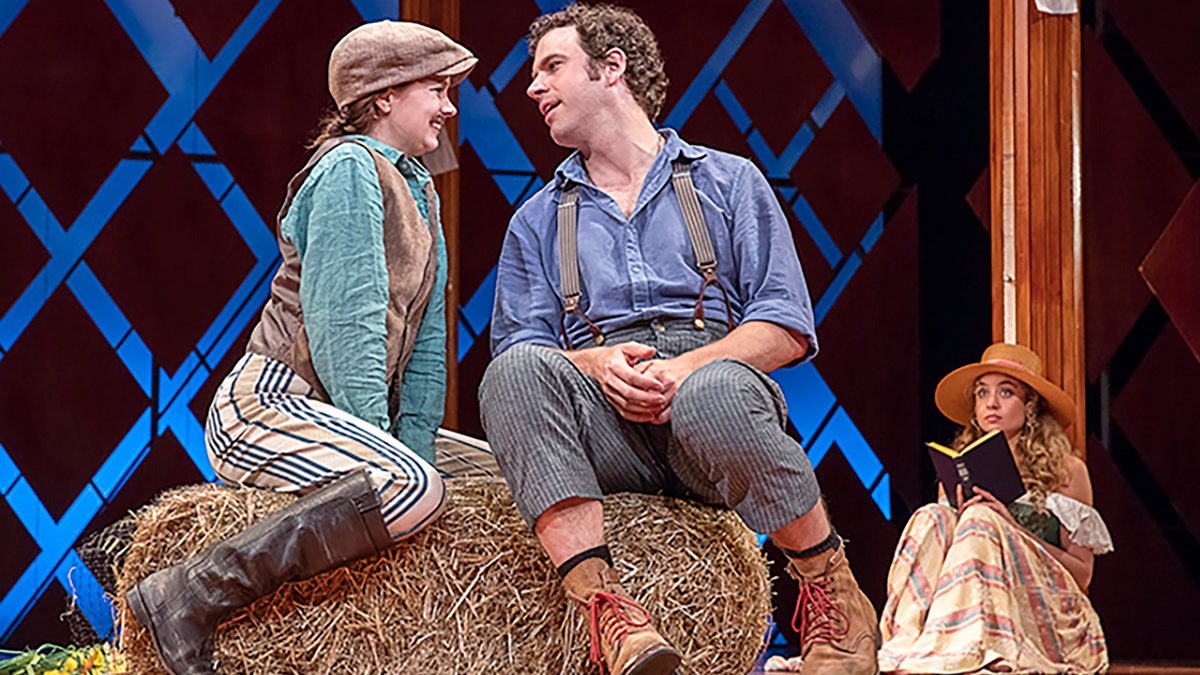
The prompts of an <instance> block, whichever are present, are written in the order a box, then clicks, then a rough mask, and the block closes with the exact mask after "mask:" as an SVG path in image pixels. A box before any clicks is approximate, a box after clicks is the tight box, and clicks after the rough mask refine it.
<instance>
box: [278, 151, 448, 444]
mask: <svg viewBox="0 0 1200 675" xmlns="http://www.w3.org/2000/svg"><path fill="white" fill-rule="evenodd" d="M354 138H355V139H356V140H359V141H362V142H363V143H365V144H366V145H368V146H370V147H371V148H373V149H375V150H376V151H377V152H379V153H380V154H382V155H383V156H384V157H386V158H387V160H388V161H390V162H392V163H394V164H395V165H396V167H397V168H398V169H399V170H400V173H401V174H402V175H403V176H404V178H405V180H406V181H407V182H408V185H409V189H410V190H411V191H412V194H413V197H414V199H415V200H416V203H417V208H418V209H419V210H420V212H421V216H422V217H423V218H424V219H425V222H426V223H428V222H429V214H430V209H439V208H440V205H439V204H438V202H437V200H436V199H434V201H433V203H432V204H431V203H429V199H428V197H427V195H426V192H425V186H426V185H427V184H428V183H429V181H431V180H432V177H431V176H430V175H429V172H428V171H427V170H426V169H425V167H424V166H422V165H421V163H420V162H417V161H414V160H412V159H410V158H408V157H405V156H404V155H403V154H402V153H401V152H400V151H399V150H397V149H395V148H393V147H391V146H389V145H387V144H385V143H382V142H380V141H377V140H375V139H373V138H370V137H368V136H354ZM435 213H436V211H435ZM438 221H439V227H438V228H436V230H435V232H434V236H435V237H436V239H437V274H436V276H435V278H434V286H433V294H432V295H431V296H430V298H429V305H428V307H427V308H426V310H425V317H424V319H423V320H422V321H421V325H420V327H419V328H418V329H417V335H416V341H415V343H414V345H413V354H412V358H411V359H410V360H409V362H408V365H407V366H406V367H405V369H404V385H403V389H402V391H401V392H400V413H399V415H398V417H397V418H396V419H389V417H388V391H387V306H388V275H387V263H386V260H385V254H384V247H383V193H382V191H381V190H380V188H379V176H378V173H377V172H376V169H375V161H374V159H373V158H372V157H371V155H370V154H369V153H367V152H366V151H364V150H363V148H362V147H360V146H358V145H356V144H354V143H344V144H342V145H339V146H338V147H336V148H334V149H333V150H331V151H330V152H329V153H328V154H326V155H325V156H324V157H322V158H321V160H320V161H319V162H317V165H316V166H315V167H313V170H312V172H311V173H310V174H309V176H308V178H307V179H305V181H304V184H303V185H301V186H300V189H299V190H298V191H297V192H296V196H295V198H294V199H293V200H292V206H291V209H290V210H289V211H288V214H287V216H286V217H285V218H284V219H283V223H282V235H283V236H284V237H285V238H286V239H288V240H289V241H291V242H292V244H293V245H295V246H296V250H297V252H298V253H299V255H300V305H301V307H302V308H303V309H304V325H305V330H306V332H307V333H308V340H309V350H310V352H311V353H312V359H313V367H314V369H315V370H316V372H317V375H318V377H320V378H321V384H323V385H324V386H325V390H326V391H327V392H329V397H330V399H331V400H332V401H333V404H334V405H335V406H337V407H338V408H339V409H341V410H344V411H346V412H348V413H351V414H352V415H355V416H356V417H360V418H362V419H364V420H366V421H367V422H369V423H371V424H373V425H375V426H377V427H379V428H381V429H385V430H388V431H390V432H391V433H392V434H393V435H394V436H396V438H397V439H399V440H400V442H402V443H404V445H406V446H408V447H409V448H410V449H412V450H413V451H415V452H416V453H417V454H418V455H420V456H421V457H423V458H424V459H425V460H426V461H428V462H430V463H431V464H432V463H433V461H434V452H433V442H434V434H435V432H436V431H437V428H438V426H439V425H440V424H441V422H442V415H443V411H444V409H445V401H446V313H445V307H446V294H445V288H446V244H445V240H444V238H443V237H442V232H441V228H440V218H439V219H438Z"/></svg>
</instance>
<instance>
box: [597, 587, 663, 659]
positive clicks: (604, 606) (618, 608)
mask: <svg viewBox="0 0 1200 675" xmlns="http://www.w3.org/2000/svg"><path fill="white" fill-rule="evenodd" d="M626 608H630V609H636V610H638V611H640V612H641V613H642V616H643V617H645V618H644V619H641V620H640V621H635V620H633V619H632V618H630V617H629V615H628V614H626V613H625V610H626ZM605 610H607V611H605ZM588 623H589V629H590V633H591V637H592V650H591V655H590V656H591V658H592V663H597V664H603V661H604V652H603V651H601V648H600V644H601V640H602V639H607V640H609V641H610V642H611V643H612V644H614V645H617V644H620V642H621V640H623V639H624V638H625V636H626V635H628V634H629V629H630V628H641V627H642V626H646V625H649V623H650V613H649V612H647V611H646V608H645V607H642V606H641V605H639V604H638V603H636V602H634V601H633V600H630V599H629V598H623V597H621V596H619V595H617V594H615V593H608V592H605V591H597V592H596V595H595V596H594V597H592V601H591V602H589V603H588ZM602 636H603V637H602Z"/></svg>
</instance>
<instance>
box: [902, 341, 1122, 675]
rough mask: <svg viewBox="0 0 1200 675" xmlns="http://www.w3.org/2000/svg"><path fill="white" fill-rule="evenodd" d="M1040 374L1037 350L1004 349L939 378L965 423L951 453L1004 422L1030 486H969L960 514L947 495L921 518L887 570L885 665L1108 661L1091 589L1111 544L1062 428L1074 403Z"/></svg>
mask: <svg viewBox="0 0 1200 675" xmlns="http://www.w3.org/2000/svg"><path fill="white" fill-rule="evenodd" d="M1041 373H1042V364H1041V359H1039V358H1038V356H1037V355H1036V354H1034V353H1033V352H1031V351H1029V350H1028V349H1026V348H1024V347H1020V346H1017V345H1011V344H994V345H992V346H991V347H988V349H987V350H986V351H985V352H984V353H983V358H982V359H981V360H980V362H979V363H973V364H970V365H967V366H964V367H962V368H959V369H957V370H955V371H954V372H952V373H950V374H949V375H947V376H946V377H945V378H943V379H942V381H941V383H939V384H938V387H937V392H936V394H935V399H936V402H937V406H938V409H939V410H941V411H942V413H943V414H944V415H946V417H948V418H950V419H951V420H953V421H955V422H958V423H959V424H962V425H963V428H962V429H961V431H959V433H958V436H957V438H956V439H955V441H954V449H955V450H961V449H962V448H964V447H966V446H967V445H969V444H970V443H971V442H973V441H974V440H976V439H978V438H979V437H980V436H982V435H983V434H985V433H987V432H989V431H992V430H995V429H1000V430H1002V431H1003V432H1004V435H1005V437H1006V438H1007V440H1008V444H1009V448H1010V449H1011V450H1012V453H1013V457H1014V459H1015V460H1016V464H1017V467H1018V469H1019V470H1020V472H1021V478H1022V480H1023V481H1024V483H1025V487H1026V489H1027V490H1028V492H1027V493H1026V494H1025V495H1024V496H1023V497H1021V498H1020V499H1018V500H1017V501H1016V502H1014V503H1013V504H1012V505H1011V506H1009V507H1006V506H1005V505H1004V504H1003V503H1001V502H1000V501H998V500H997V499H996V498H995V497H993V496H992V495H991V494H990V493H988V492H986V491H984V490H982V489H979V488H975V494H973V495H962V494H961V490H962V488H961V487H960V488H959V492H960V494H959V495H957V497H958V499H957V503H958V504H959V506H958V508H957V509H954V508H951V507H950V506H949V505H948V503H947V502H946V499H945V497H946V495H945V494H942V495H941V497H940V498H939V503H937V504H929V505H926V506H924V507H922V508H920V509H918V510H917V512H916V513H914V514H913V516H912V518H911V519H910V520H909V521H908V525H907V526H906V527H905V530H904V533H903V534H902V535H901V537H900V543H899V544H898V546H897V547H896V553H895V557H894V558H893V559H892V566H891V570H890V571H889V573H888V596H887V604H886V605H885V607H884V610H883V613H882V614H881V616H880V621H879V628H880V631H881V633H882V637H883V647H882V648H881V649H880V651H879V667H880V670H882V671H883V672H897V671H900V672H919V673H964V672H975V671H980V670H984V671H996V672H1031V673H1034V672H1036V673H1060V672H1071V673H1082V672H1097V671H1102V670H1105V669H1107V667H1108V648H1107V645H1106V643H1105V640H1104V632H1103V630H1102V629H1101V627H1100V619H1099V617H1098V616H1097V615H1096V612H1095V610H1093V609H1092V604H1091V602H1090V601H1089V600H1088V597H1087V588H1088V584H1089V583H1090V581H1091V578H1092V565H1093V556H1095V555H1099V554H1103V553H1108V552H1109V551H1111V550H1112V540H1111V538H1110V536H1109V533H1108V529H1107V527H1106V526H1105V525H1104V521H1103V520H1102V519H1101V518H1100V515H1099V514H1098V513H1097V512H1096V510H1095V509H1094V508H1092V484H1091V479H1090V478H1089V477H1088V472H1087V466H1086V465H1085V464H1084V462H1083V460H1082V459H1081V458H1080V456H1079V453H1078V452H1077V451H1076V450H1075V449H1074V448H1072V447H1071V443H1070V441H1069V440H1068V439H1067V437H1066V435H1065V434H1064V433H1063V427H1065V426H1067V425H1069V424H1070V422H1071V413H1072V410H1073V405H1072V403H1071V399H1070V397H1069V396H1067V394H1066V393H1065V392H1063V391H1062V390H1061V389H1059V388H1058V387H1056V386H1055V385H1054V384H1052V383H1051V382H1049V381H1048V380H1046V379H1045V378H1043V377H1042V374H1041Z"/></svg>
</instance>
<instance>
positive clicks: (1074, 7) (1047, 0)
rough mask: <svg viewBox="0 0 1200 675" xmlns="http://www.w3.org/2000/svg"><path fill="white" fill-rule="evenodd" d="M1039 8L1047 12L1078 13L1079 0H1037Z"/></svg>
mask: <svg viewBox="0 0 1200 675" xmlns="http://www.w3.org/2000/svg"><path fill="white" fill-rule="evenodd" d="M1037 8H1038V9H1040V10H1041V11H1043V12H1045V13H1046V14H1078V13H1079V0H1037Z"/></svg>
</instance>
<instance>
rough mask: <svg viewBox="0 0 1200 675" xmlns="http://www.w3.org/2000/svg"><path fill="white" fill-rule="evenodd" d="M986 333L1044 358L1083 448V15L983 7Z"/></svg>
mask: <svg viewBox="0 0 1200 675" xmlns="http://www.w3.org/2000/svg"><path fill="white" fill-rule="evenodd" d="M989 2H990V12H991V16H990V43H991V44H990V59H989V61H990V63H989V67H990V77H991V113H990V114H991V180H992V185H991V188H992V217H991V220H992V229H991V232H992V333H993V336H994V339H995V340H997V341H1000V340H1003V341H1005V342H1015V343H1018V344H1023V345H1025V346H1027V347H1029V348H1031V349H1033V350H1034V351H1036V352H1037V353H1038V354H1039V355H1040V356H1041V357H1042V363H1043V367H1044V369H1045V374H1046V377H1047V378H1049V379H1050V380H1051V381H1053V382H1055V383H1057V384H1058V385H1059V386H1061V387H1062V388H1063V389H1064V390H1065V391H1066V392H1067V393H1068V394H1070V395H1071V397H1072V399H1074V401H1075V419H1074V423H1073V425H1072V428H1071V429H1070V430H1068V436H1070V437H1071V439H1072V442H1074V444H1075V447H1077V448H1079V449H1080V450H1081V451H1082V450H1083V449H1084V448H1085V446H1086V443H1085V441H1086V438H1085V434H1086V424H1085V419H1084V410H1085V407H1086V401H1085V398H1086V393H1085V380H1084V377H1085V375H1084V353H1083V337H1084V336H1083V332H1084V324H1083V264H1082V256H1083V241H1082V225H1081V221H1080V194H1079V185H1080V181H1079V166H1080V157H1079V136H1080V111H1079V105H1080V103H1079V102H1080V89H1079V73H1080V58H1079V29H1080V24H1079V14H1078V12H1076V13H1074V14H1047V13H1044V12H1042V11H1040V10H1039V9H1038V8H1037V6H1036V4H1035V0H989Z"/></svg>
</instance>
